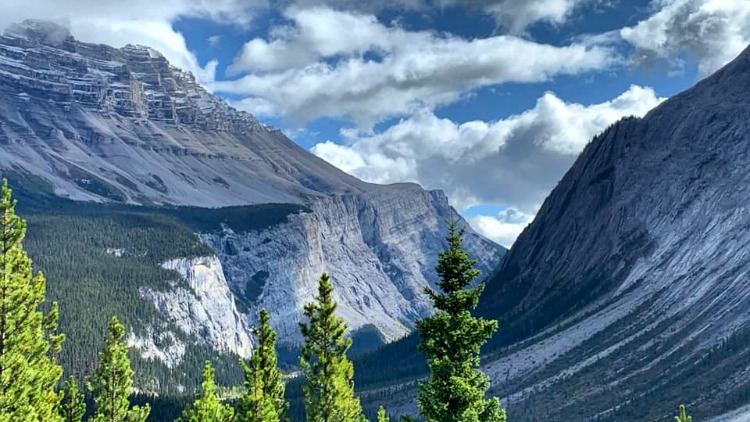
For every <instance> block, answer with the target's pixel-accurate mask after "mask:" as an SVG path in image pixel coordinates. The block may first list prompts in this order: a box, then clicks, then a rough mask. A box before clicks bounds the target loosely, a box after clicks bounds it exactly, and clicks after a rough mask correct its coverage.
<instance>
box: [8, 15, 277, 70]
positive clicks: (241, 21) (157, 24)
mask: <svg viewBox="0 0 750 422" xmlns="http://www.w3.org/2000/svg"><path fill="white" fill-rule="evenodd" d="M264 5H265V3H264V2H261V0H249V1H245V0H161V1H157V2H153V1H151V0H129V1H99V0H66V1H64V2H62V1H58V0H3V5H2V13H1V14H0V30H2V29H3V28H7V27H8V26H9V25H11V24H13V23H17V22H21V21H23V20H26V19H44V20H50V21H54V22H57V23H60V24H62V25H64V26H66V27H68V28H69V29H70V31H71V33H72V34H73V36H75V37H76V38H78V39H80V40H82V41H86V42H96V43H104V44H109V45H112V46H115V47H120V46H123V45H125V44H143V45H148V46H150V47H153V48H155V49H157V50H159V51H160V52H161V53H162V54H164V55H165V57H167V59H168V60H169V61H170V62H172V63H173V64H174V65H176V66H179V67H181V68H183V69H186V70H189V71H191V72H193V73H194V74H195V75H196V77H197V78H198V80H199V81H200V82H203V83H209V82H210V81H212V80H213V77H214V73H215V67H216V63H215V62H211V63H208V65H206V66H201V65H200V64H199V62H198V60H197V59H196V57H195V55H194V54H193V53H192V52H191V51H190V50H189V49H188V48H187V45H186V43H185V39H184V37H183V36H182V34H180V33H178V32H176V31H175V30H174V29H173V28H172V22H174V21H175V20H177V19H178V18H180V17H198V18H206V19H210V20H214V21H218V22H226V23H228V24H235V25H247V24H249V23H250V21H251V19H252V16H253V13H252V11H253V10H254V9H255V8H257V7H264Z"/></svg>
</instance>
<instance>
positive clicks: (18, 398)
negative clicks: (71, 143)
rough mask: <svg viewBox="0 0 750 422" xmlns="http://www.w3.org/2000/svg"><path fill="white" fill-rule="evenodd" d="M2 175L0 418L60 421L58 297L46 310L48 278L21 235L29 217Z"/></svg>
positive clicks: (60, 338)
mask: <svg viewBox="0 0 750 422" xmlns="http://www.w3.org/2000/svg"><path fill="white" fill-rule="evenodd" d="M15 207H16V201H15V200H13V199H11V190H10V189H9V188H8V181H7V180H5V179H3V184H2V198H1V199H0V212H2V222H0V224H2V233H0V272H1V274H0V421H44V422H47V421H58V420H59V419H60V417H59V414H58V406H59V404H60V399H61V394H60V393H58V392H57V391H55V386H56V385H57V383H58V381H59V380H60V377H61V376H62V372H63V371H62V368H61V367H60V366H59V365H58V364H57V362H56V360H55V357H54V355H55V354H56V353H58V352H59V351H60V347H61V343H62V341H63V339H64V335H62V334H55V332H56V330H57V303H52V305H51V306H50V310H49V312H47V314H46V315H45V314H44V312H43V311H42V310H41V309H40V308H41V307H42V305H43V303H44V301H45V289H46V282H45V279H44V276H43V275H42V273H37V274H36V275H33V273H32V270H31V259H29V257H28V256H27V255H26V251H25V250H24V248H23V246H22V244H21V241H22V240H23V238H24V236H25V235H26V221H24V220H22V219H21V218H20V217H18V216H17V215H16V213H15Z"/></svg>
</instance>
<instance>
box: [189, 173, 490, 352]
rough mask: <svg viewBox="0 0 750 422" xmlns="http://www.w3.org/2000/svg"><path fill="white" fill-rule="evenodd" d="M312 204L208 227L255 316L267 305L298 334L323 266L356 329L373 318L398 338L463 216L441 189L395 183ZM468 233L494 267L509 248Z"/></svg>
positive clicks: (282, 328)
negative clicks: (252, 222) (264, 223)
mask: <svg viewBox="0 0 750 422" xmlns="http://www.w3.org/2000/svg"><path fill="white" fill-rule="evenodd" d="M311 208H312V209H313V213H308V214H297V215H293V216H290V218H289V221H288V222H287V223H285V224H281V225H278V226H273V227H270V228H268V229H266V230H263V231H261V232H246V233H236V232H234V231H232V230H230V229H225V230H223V231H222V232H220V233H206V234H203V235H202V236H201V237H202V238H203V239H204V241H205V242H206V243H207V244H208V245H209V246H211V247H212V248H213V249H214V250H216V251H217V252H218V253H219V256H220V257H221V261H222V263H223V264H224V267H225V268H226V269H227V270H226V273H227V279H228V282H229V284H230V286H231V289H232V291H233V292H234V293H235V295H236V296H237V297H238V298H239V301H240V302H241V303H243V305H244V307H245V308H246V309H247V312H248V318H249V319H251V320H253V319H254V318H255V316H256V315H257V311H258V310H259V308H261V307H265V308H266V309H268V310H270V312H271V313H272V314H273V315H274V316H275V317H276V318H274V321H273V325H274V327H275V328H276V329H277V331H278V332H279V335H280V338H281V339H282V341H285V342H289V343H297V342H299V341H300V340H301V339H300V336H299V329H298V322H299V321H300V317H301V313H300V309H301V308H302V306H303V305H304V304H305V303H307V302H309V301H311V300H312V298H313V296H314V295H315V294H316V293H317V279H318V278H319V277H320V274H321V273H323V272H328V273H330V274H331V276H332V279H333V282H334V285H335V286H336V291H335V294H336V296H337V300H338V301H339V307H338V312H339V313H340V314H341V315H342V316H343V317H344V319H345V320H346V321H347V322H348V324H349V326H350V329H352V330H357V329H358V328H361V327H362V326H364V325H367V324H373V325H375V326H376V327H377V328H378V329H379V330H380V331H381V333H382V334H383V335H384V336H385V337H386V339H389V340H393V339H396V338H399V337H401V336H403V335H404V334H406V333H408V332H410V331H411V330H412V329H413V328H414V323H415V322H416V320H417V319H419V318H421V317H423V316H425V315H427V314H429V313H430V311H431V305H430V303H429V300H428V299H427V298H426V296H425V295H424V293H423V289H424V286H427V285H429V286H433V287H434V286H435V283H436V281H437V276H436V274H435V271H434V267H435V265H436V262H437V255H438V252H439V251H440V250H442V249H444V247H445V243H444V240H443V237H444V236H445V233H446V230H447V228H446V224H445V222H446V221H447V220H448V219H450V218H451V217H455V214H454V211H453V210H452V208H451V207H450V205H449V204H448V201H447V198H446V197H445V196H444V195H443V194H442V193H440V192H427V191H424V190H423V189H421V188H419V187H418V186H416V185H398V186H388V187H383V188H382V189H381V190H374V191H371V192H368V193H366V194H360V195H342V196H335V197H331V198H325V199H318V200H315V201H313V202H312V203H311ZM466 242H467V243H466V244H467V246H468V247H469V248H470V250H471V251H472V252H473V254H474V256H475V257H476V258H477V259H479V261H480V268H481V269H482V270H483V272H484V273H485V274H488V273H489V271H490V270H491V265H492V263H493V262H497V261H498V260H499V258H500V256H501V254H502V252H503V251H502V249H501V248H499V247H497V246H496V245H493V244H491V243H489V242H487V241H486V240H485V239H484V238H482V237H480V236H478V235H476V234H474V233H471V232H470V233H469V234H468V235H467V239H466Z"/></svg>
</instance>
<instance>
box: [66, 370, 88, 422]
mask: <svg viewBox="0 0 750 422" xmlns="http://www.w3.org/2000/svg"><path fill="white" fill-rule="evenodd" d="M85 413H86V399H85V397H84V395H83V393H81V392H79V391H78V385H77V384H76V379H75V377H73V376H72V375H71V376H70V377H69V378H68V379H67V381H65V392H64V397H63V402H62V405H61V406H60V416H62V419H63V422H81V420H82V419H83V415H84V414H85Z"/></svg>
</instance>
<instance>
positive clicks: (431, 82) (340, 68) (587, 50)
mask: <svg viewBox="0 0 750 422" xmlns="http://www.w3.org/2000/svg"><path fill="white" fill-rule="evenodd" d="M286 16H287V18H289V19H290V20H291V21H293V24H291V25H289V26H282V27H277V28H275V29H274V30H273V31H272V37H271V38H270V39H269V40H265V39H260V38H257V39H253V40H251V41H249V42H248V43H247V44H246V45H245V47H244V49H243V51H242V53H241V54H240V55H239V56H238V57H237V59H236V60H235V62H234V64H233V65H232V67H231V69H232V71H234V72H240V71H244V72H250V73H249V74H247V75H245V76H243V77H241V78H238V79H236V80H233V81H225V82H220V83H217V84H216V85H215V86H214V87H213V88H214V89H215V90H217V91H218V92H231V93H235V94H238V93H239V94H243V95H247V96H250V97H257V98H262V99H265V100H267V101H270V102H272V103H274V104H276V105H277V109H279V110H283V111H284V113H285V115H286V117H288V118H290V119H291V120H292V121H294V122H296V123H298V124H302V123H304V122H306V121H310V120H314V119H316V118H320V117H336V118H344V119H349V120H352V121H354V122H355V123H356V124H358V125H359V126H360V127H363V128H368V127H370V126H372V125H373V124H375V123H377V122H379V121H380V120H382V119H384V118H387V117H391V116H398V115H407V114H410V113H412V112H414V111H415V110H417V109H420V108H424V107H426V108H433V107H435V106H438V105H442V104H446V103H450V102H453V101H455V100H457V99H458V98H461V96H462V95H465V94H466V93H467V92H470V91H471V90H473V89H476V88H480V87H484V86H489V85H494V84H501V83H506V82H520V83H529V82H542V81H546V80H549V79H551V78H553V77H554V76H556V75H571V74H579V73H584V72H590V71H596V70H600V69H605V68H608V67H610V66H612V65H613V64H614V63H616V62H617V56H616V54H615V53H614V52H613V51H612V50H610V49H608V48H604V47H599V46H584V45H577V44H573V45H569V46H562V47H557V46H551V45H544V44H538V43H535V42H532V41H528V40H524V39H521V38H518V37H514V36H494V37H488V38H481V39H464V38H460V37H458V36H454V35H450V34H441V33H435V32H432V31H407V30H405V29H403V28H400V27H398V26H386V25H384V24H382V23H381V22H379V21H378V20H377V19H376V18H375V17H374V16H372V15H364V14H358V13H353V12H344V11H338V10H333V9H329V8H314V9H296V8H291V9H289V10H288V11H287V15H286ZM341 27H346V28H350V30H348V31H347V34H346V36H345V37H341V36H340V34H339V32H338V30H337V28H341Z"/></svg>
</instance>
